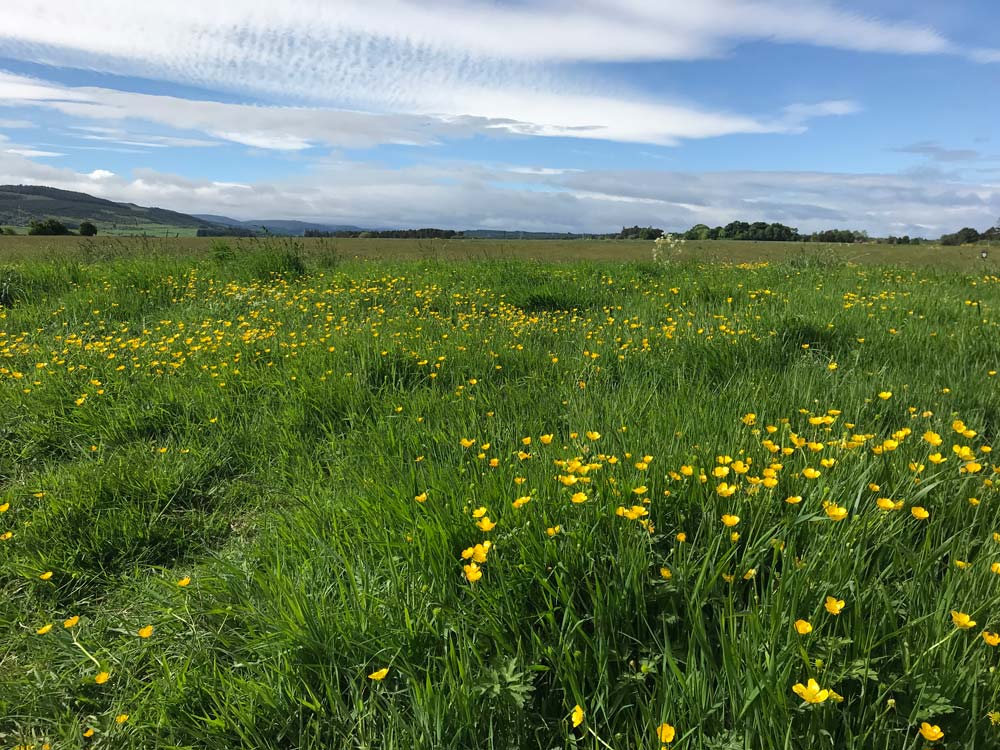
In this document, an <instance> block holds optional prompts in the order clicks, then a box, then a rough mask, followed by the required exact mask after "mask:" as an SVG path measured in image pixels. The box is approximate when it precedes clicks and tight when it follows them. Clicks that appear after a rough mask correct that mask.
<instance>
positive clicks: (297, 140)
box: [0, 71, 856, 151]
mask: <svg viewBox="0 0 1000 750" xmlns="http://www.w3.org/2000/svg"><path fill="white" fill-rule="evenodd" d="M449 95H450V96H453V97H454V98H455V102H454V106H455V107H456V108H458V107H459V106H461V107H464V109H465V110H466V111H467V112H473V113H475V116H461V115H458V116H456V115H440V114H435V113H434V112H431V111H430V106H429V105H422V106H420V107H418V106H416V105H415V104H414V105H413V106H412V107H411V109H413V110H420V109H424V110H427V111H423V112H419V113H410V114H378V113H371V112H358V111H350V110H342V109H321V108H314V107H266V106H252V105H245V104H229V103H223V102H215V101H204V100H191V99H182V98H179V97H172V96H161V95H153V94H138V93H133V92H127V91H116V90H112V89H106V88H94V87H68V86H62V85H58V84H54V83H49V82H46V81H41V80H37V79H33V78H26V77H24V76H18V75H14V74H12V73H4V72H3V71H0V106H3V105H6V106H18V105H19V106H36V107H44V108H47V109H54V110H57V111H59V112H62V113H64V114H67V115H70V116H73V117H79V118H87V119H93V120H102V121H125V120H145V121H147V122H154V123H157V124H160V125H166V126H169V127H171V128H176V129H178V130H185V131H200V132H202V133H206V134H208V135H211V136H212V137H214V138H218V139H221V140H226V141H230V142H232V143H239V144H242V145H246V146H251V147H254V148H261V149H269V150H278V151H301V150H305V149H308V148H310V147H311V146H313V145H316V144H325V145H330V146H343V147H365V146H371V145H375V144H378V143H404V144H427V143H434V142H436V141H437V140H439V139H442V138H446V137H452V138H454V137H467V136H471V135H473V134H475V133H494V134H516V135H540V136H563V137H575V138H602V139H608V140H615V141H627V142H633V143H657V144H663V145H668V144H673V143H676V142H677V141H678V140H681V139H687V138H712V137H717V136H723V135H731V134H735V133H782V132H799V131H801V130H802V129H803V123H804V122H805V121H806V119H807V118H809V117H814V116H825V115H829V114H843V113H845V112H846V111H854V110H855V109H856V105H853V104H852V103H850V102H839V101H838V102H821V103H819V104H812V105H792V106H790V107H788V108H786V109H785V111H784V112H783V114H782V115H781V116H779V117H774V118H769V119H760V118H754V117H751V116H747V115H739V114H728V113H724V112H712V111H708V110H705V109H702V108H698V107H696V106H693V105H677V104H665V103H657V102H651V101H645V100H643V99H641V98H634V99H628V98H623V97H614V96H600V95H586V94H571V93H561V94H557V93H552V94H544V95H543V94H541V93H540V92H538V91H532V90H529V89H507V90H497V91H493V92H489V91H486V90H482V89H475V88H467V89H464V90H460V89H457V88H452V89H451V90H450V94H449ZM89 132H90V133H91V134H90V135H88V136H85V137H87V138H90V139H98V140H112V141H117V142H118V143H119V144H122V145H131V146H156V145H157V144H158V143H162V144H163V145H210V143H209V142H201V141H199V140H198V139H190V138H189V139H179V138H164V137H159V138H160V139H159V140H157V138H158V137H157V136H152V137H149V136H146V137H142V138H138V139H131V138H127V137H125V136H121V135H116V134H117V133H119V132H120V129H116V128H107V127H103V126H102V127H97V128H90V129H89Z"/></svg>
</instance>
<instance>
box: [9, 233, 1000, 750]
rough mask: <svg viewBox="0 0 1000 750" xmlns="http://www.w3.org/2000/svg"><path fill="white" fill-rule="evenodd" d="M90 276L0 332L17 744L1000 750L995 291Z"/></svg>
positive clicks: (913, 276) (985, 279)
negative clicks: (816, 690) (664, 743)
mask: <svg viewBox="0 0 1000 750" xmlns="http://www.w3.org/2000/svg"><path fill="white" fill-rule="evenodd" d="M88 253H89V255H87V256H86V257H80V258H76V259H74V258H65V257H63V258H54V259H51V260H48V261H44V260H43V261H37V262H33V263H30V264H23V265H19V266H17V267H11V269H10V271H9V272H8V276H9V277H10V278H12V279H16V281H17V284H16V287H17V290H18V292H17V294H13V295H11V296H10V299H9V304H7V303H5V306H4V307H3V308H0V404H2V407H3V413H4V416H5V418H4V420H3V422H2V424H0V449H2V450H0V480H2V482H3V484H2V489H0V508H3V511H2V512H0V532H9V533H10V534H11V536H10V537H9V538H6V539H4V540H3V541H0V585H2V587H3V597H2V598H0V643H2V644H3V649H2V651H0V744H2V746H3V747H7V746H19V745H20V746H32V745H33V746H35V747H42V746H43V744H45V743H49V744H51V746H52V747H60V748H62V747H65V748H76V747H108V748H117V747H122V748H132V747H136V748H138V747H142V748H219V749H221V748H233V747H252V748H317V749H318V748H332V747H335V748H376V747H377V748H413V747H419V748H455V749H456V750H458V749H459V748H471V747H482V748H533V747H538V748H553V747H565V748H574V747H576V748H595V750H596V749H597V748H615V749H616V750H617V749H618V748H635V747H641V748H644V747H649V748H659V747H660V746H661V738H660V737H659V736H658V733H657V729H658V728H659V727H661V726H662V725H664V724H668V725H670V727H672V728H674V730H675V735H674V738H673V740H672V741H671V742H670V743H668V746H669V747H671V748H706V749H714V750H724V749H729V748H732V749H734V750H735V749H737V748H767V749H768V750H771V749H774V750H777V749H778V748H781V749H789V750H791V749H793V748H794V749H798V748H805V747H808V748H831V749H832V748H838V749H839V748H878V749H882V748H884V749H885V750H889V749H896V748H924V747H931V746H933V747H939V748H949V747H953V748H958V747H970V748H971V747H977V748H989V747H993V746H996V745H997V744H998V743H1000V726H997V724H1000V715H998V714H996V712H998V711H1000V678H998V677H997V674H996V668H997V665H998V659H1000V648H997V647H993V646H990V645H989V643H990V641H989V639H990V638H991V637H992V636H991V635H990V634H991V633H995V632H996V631H998V630H1000V614H998V605H1000V536H997V534H998V532H1000V521H998V520H997V519H998V510H997V509H998V502H1000V498H998V495H997V491H996V487H995V486H994V485H993V481H994V478H995V477H996V474H997V473H998V469H997V467H996V464H997V463H998V462H997V461H996V460H995V459H994V458H993V455H992V453H991V452H990V451H989V447H990V443H991V441H992V440H994V439H995V435H996V433H997V430H998V427H1000V394H998V390H997V388H996V383H997V380H996V374H995V373H996V370H997V369H1000V362H998V359H1000V347H998V346H997V341H998V338H997V336H998V325H997V320H996V319H995V317H994V312H993V311H994V308H995V306H996V305H997V304H998V303H1000V286H998V282H1000V278H997V277H995V276H990V275H986V274H981V275H978V276H973V275H968V276H961V275H958V274H947V273H923V272H915V271H904V270H899V269H893V268H880V267H856V266H851V265H847V264H840V263H827V262H814V261H813V259H806V260H802V259H798V260H793V261H792V262H789V263H787V264H777V265H774V264H772V265H768V264H745V265H741V266H733V265H724V264H717V265H704V264H698V263H696V262H694V261H684V262H679V263H673V264H666V265H654V264H651V263H648V264H647V263H627V264H625V263H619V264H612V263H579V264H573V265H559V266H555V265H551V264H545V263H539V262H531V261H523V260H516V259H513V258H506V259H503V260H483V261H475V262H467V263H462V264H456V263H454V262H445V261H443V260H441V259H439V258H437V257H426V258H424V259H422V260H417V261H410V262H402V261H398V262H370V263H362V262H357V261H345V260H343V259H342V258H341V257H340V255H339V252H337V251H336V248H334V249H333V251H332V254H331V255H330V258H328V259H327V260H326V261H323V260H320V259H318V258H317V257H316V256H315V255H311V254H309V253H305V252H301V248H300V247H298V246H297V245H296V244H295V243H294V242H293V243H290V244H288V245H287V246H281V247H277V246H274V245H268V246H267V247H257V246H255V245H246V246H240V247H236V246H227V247H222V245H217V246H216V247H215V248H214V249H213V251H212V252H211V253H209V254H208V255H206V256H204V257H201V256H199V257H185V256H184V255H183V254H181V253H171V254H164V255H158V254H156V253H153V254H150V255H147V256H145V257H143V258H141V259H136V258H134V257H130V256H128V255H125V254H123V255H121V256H114V257H104V256H100V257H98V256H96V255H94V252H93V250H92V249H91V250H89V251H88ZM959 422H962V423H964V424H960V423H959ZM930 433H934V434H930ZM934 435H938V436H940V443H941V444H940V445H939V446H935V445H932V443H936V442H938V441H937V438H935V437H934ZM543 436H545V437H544V438H543ZM548 436H551V439H550V438H549V437H548ZM527 438H530V441H528V440H527ZM928 441H930V442H928ZM953 446H956V447H955V448H954V449H953ZM963 448H964V450H963ZM938 453H940V454H941V458H943V459H945V460H944V461H943V462H941V463H935V461H937V460H938V457H937V455H936V454H938ZM932 456H933V458H932ZM807 469H808V470H809V471H806V470H807ZM813 471H818V472H819V474H818V475H815V476H814V477H813V478H809V475H810V474H812V473H813ZM730 488H733V491H732V493H731V494H730ZM577 493H582V494H583V497H580V496H579V495H578V496H577V497H576V498H575V500H577V501H579V502H575V501H574V495H577ZM796 497H801V502H788V500H787V499H789V498H791V499H794V498H796ZM524 498H530V500H524ZM880 499H882V501H883V502H882V504H881V506H880V504H879V503H878V502H877V501H879V500H880ZM515 501H517V502H516V504H517V506H518V507H515V505H514V504H515ZM896 504H899V505H898V509H896V508H897V505H896ZM883 507H889V508H891V509H883ZM482 509H485V510H482ZM917 509H925V510H926V512H927V513H928V516H927V517H926V518H922V519H921V518H918V517H917V516H920V515H922V513H921V512H920V511H919V510H917ZM483 513H484V514H485V515H486V516H487V517H488V518H489V519H490V521H491V522H493V523H495V524H496V525H495V527H493V528H491V529H489V530H488V531H487V530H484V528H488V527H489V524H488V523H485V522H483V521H482V519H481V518H479V517H478V516H480V515H481V514H483ZM724 515H726V516H738V517H739V520H738V522H737V523H735V524H734V525H731V526H727V525H725V524H724V523H723V520H722V517H723V516H724ZM841 516H843V519H842V520H834V519H835V518H839V517H841ZM727 520H728V521H730V522H732V519H729V518H727ZM486 541H489V542H490V543H491V546H489V548H488V550H487V551H485V552H484V550H483V548H482V547H481V548H480V549H479V551H478V552H477V551H476V549H475V545H477V544H483V543H484V542H486ZM463 553H465V554H466V557H463ZM473 555H475V556H476V557H479V558H480V559H482V557H483V556H485V562H482V563H481V564H480V565H479V569H478V571H477V570H476V568H475V567H472V566H471V562H472V560H473V559H474V557H473ZM466 566H469V567H466ZM50 572H51V576H49V575H47V574H48V573H50ZM477 572H478V573H481V577H479V578H478V579H477V580H470V579H474V578H477V576H476V573H477ZM179 582H180V583H183V584H185V585H179ZM827 597H832V598H833V600H834V601H835V602H836V601H841V600H842V601H843V602H844V605H843V609H842V610H841V611H840V612H839V614H832V613H831V612H830V611H828V609H827V608H826V607H825V603H826V601H827ZM834 609H836V608H834ZM952 611H954V612H956V613H963V614H966V615H968V616H969V618H970V619H971V620H974V621H975V622H976V625H975V626H972V627H969V628H960V627H957V626H956V624H955V620H953V616H952ZM75 616H79V618H80V619H79V621H78V622H75V623H74V622H73V621H72V620H70V619H69V618H72V617H75ZM800 620H801V621H807V622H808V623H809V624H810V625H811V632H808V633H800V632H799V631H800V630H801V629H803V626H802V625H801V624H800V625H799V627H798V628H797V627H796V622H797V621H800ZM64 621H66V624H68V625H71V627H64ZM959 622H961V623H963V624H964V621H963V620H961V618H959ZM49 624H51V625H52V628H51V629H50V630H47V631H46V632H44V633H42V634H39V633H38V632H37V631H38V630H39V629H42V630H44V627H43V626H46V625H49ZM148 626H152V633H151V634H150V633H149V631H148V630H144V628H147V627H148ZM140 631H142V632H143V633H145V634H146V635H147V636H148V637H143V635H140ZM984 631H986V636H984V635H983V632H984ZM384 668H387V669H388V671H387V672H386V673H385V676H384V678H383V679H373V678H370V677H369V675H376V676H379V674H380V672H379V670H382V669H384ZM103 672H106V673H108V677H107V680H106V681H103V680H102V681H101V682H98V681H97V679H96V678H97V676H98V675H100V674H101V673H103ZM810 678H812V679H814V680H816V681H817V683H818V684H819V686H820V687H821V688H823V689H826V690H829V691H833V692H832V693H828V694H827V695H826V699H825V700H823V701H822V702H817V703H807V702H804V701H803V700H801V699H800V697H799V696H798V695H797V694H796V693H795V692H793V686H794V685H796V684H799V683H801V684H803V685H805V684H807V683H808V681H809V679H810ZM577 706H578V707H579V709H580V710H581V711H582V720H581V721H580V722H579V724H578V725H577V726H574V722H573V721H572V715H573V713H574V708H575V707H577ZM991 717H992V718H991ZM577 718H579V712H577ZM923 722H928V724H930V725H936V726H938V727H940V731H941V732H943V735H944V736H943V739H941V740H940V741H937V742H934V743H931V742H929V741H927V740H925V739H924V738H923V737H921V736H920V734H919V733H918V732H919V730H920V727H921V724H922V723H923ZM90 730H93V731H92V732H91V731H90ZM926 731H930V730H926ZM932 736H933V735H932Z"/></svg>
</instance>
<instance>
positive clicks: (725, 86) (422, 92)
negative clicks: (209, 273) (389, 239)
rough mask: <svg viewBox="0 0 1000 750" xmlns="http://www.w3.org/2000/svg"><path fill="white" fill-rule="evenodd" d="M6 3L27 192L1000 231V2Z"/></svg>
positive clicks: (8, 119) (451, 217)
mask: <svg viewBox="0 0 1000 750" xmlns="http://www.w3.org/2000/svg"><path fill="white" fill-rule="evenodd" d="M4 5H5V6H6V7H4V9H3V14H2V17H0V184H39V185H50V186H53V187H59V188H64V189H69V190H79V191H82V192H86V193H90V194H92V195H97V196H100V197H104V198H109V199H111V200H118V201H128V202H133V203H138V204H141V205H153V206H159V207H162V208H169V209H173V210H177V211H183V212H187V213H200V214H222V215H225V216H230V217H233V218H237V219H279V218H281V219H301V220H311V221H320V222H329V223H340V224H352V225H358V226H364V227H377V228H390V227H391V228H398V227H418V226H435V227H441V228H452V229H474V228H485V229H519V230H530V231H576V232H609V231H615V230H617V229H618V228H620V227H621V226H631V225H634V224H640V225H643V226H645V225H652V226H658V227H662V228H664V229H667V230H668V231H678V230H684V229H686V228H688V227H690V226H692V225H694V224H697V223H704V224H709V225H712V226H715V225H718V224H726V223H728V222H730V221H733V220H744V221H780V222H782V223H785V224H789V225H791V226H795V227H797V228H799V229H800V230H801V231H816V230H821V229H828V228H834V227H837V228H851V229H860V230H865V231H868V232H870V233H871V234H873V235H878V236H884V235H889V234H895V235H903V234H909V235H912V236H924V237H937V236H939V235H941V234H942V233H945V232H951V231H955V230H956V229H958V228H961V227H963V226H973V227H976V228H978V229H980V230H983V229H986V228H988V227H990V226H993V225H994V224H996V223H997V222H998V216H1000V140H998V138H997V137H995V136H994V131H995V130H996V127H995V124H996V123H997V122H1000V97H998V96H997V94H998V92H1000V39H997V38H996V34H995V29H996V28H998V26H1000V6H998V5H997V4H996V2H995V0H951V1H950V2H947V3H942V2H940V0H864V1H862V0H698V2H688V1H687V0H534V1H531V0H492V1H489V0H360V1H358V0H279V1H278V2H275V0H211V2H205V0H197V2H196V1H195V0H172V1H171V2H169V3H149V2H136V1H135V0H88V2H86V3H81V2H79V0H18V1H17V2H16V3H13V2H6V3H4Z"/></svg>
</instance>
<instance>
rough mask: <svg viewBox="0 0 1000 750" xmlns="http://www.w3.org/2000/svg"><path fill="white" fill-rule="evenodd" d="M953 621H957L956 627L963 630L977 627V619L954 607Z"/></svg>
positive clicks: (952, 612)
mask: <svg viewBox="0 0 1000 750" xmlns="http://www.w3.org/2000/svg"><path fill="white" fill-rule="evenodd" d="M951 621H952V622H953V623H955V627H956V628H961V629H962V630H968V629H969V628H974V627H976V621H975V620H973V619H972V618H971V617H969V616H968V615H967V614H965V612H957V611H956V610H954V609H953V610H952V611H951Z"/></svg>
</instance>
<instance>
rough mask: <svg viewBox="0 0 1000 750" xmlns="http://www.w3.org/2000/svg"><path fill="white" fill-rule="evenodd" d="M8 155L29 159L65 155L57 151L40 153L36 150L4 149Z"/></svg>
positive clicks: (40, 151)
mask: <svg viewBox="0 0 1000 750" xmlns="http://www.w3.org/2000/svg"><path fill="white" fill-rule="evenodd" d="M4 151H6V152H7V153H8V154H16V155H17V156H27V157H29V158H38V157H44V158H49V157H55V156H65V155H66V154H61V153H59V152H57V151H42V150H41V149H37V148H7V149H4Z"/></svg>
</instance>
